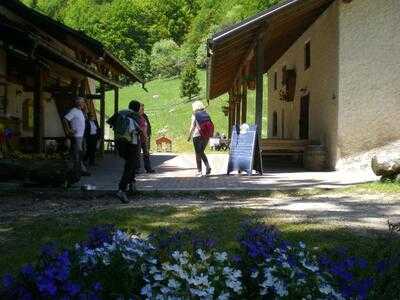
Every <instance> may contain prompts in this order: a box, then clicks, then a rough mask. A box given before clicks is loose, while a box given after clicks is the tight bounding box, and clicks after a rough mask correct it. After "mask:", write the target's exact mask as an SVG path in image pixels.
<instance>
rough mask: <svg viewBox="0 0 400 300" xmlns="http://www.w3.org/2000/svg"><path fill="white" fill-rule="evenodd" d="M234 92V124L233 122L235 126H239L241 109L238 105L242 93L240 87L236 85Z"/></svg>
mask: <svg viewBox="0 0 400 300" xmlns="http://www.w3.org/2000/svg"><path fill="white" fill-rule="evenodd" d="M235 91H236V99H235V104H236V105H235V109H236V122H235V124H238V125H240V124H241V118H240V113H241V107H240V105H241V102H242V93H241V86H240V85H239V84H237V85H236V88H235Z"/></svg>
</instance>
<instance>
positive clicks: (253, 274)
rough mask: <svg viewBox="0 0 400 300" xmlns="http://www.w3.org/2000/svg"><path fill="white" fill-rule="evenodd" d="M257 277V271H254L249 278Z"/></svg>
mask: <svg viewBox="0 0 400 300" xmlns="http://www.w3.org/2000/svg"><path fill="white" fill-rule="evenodd" d="M258 275H259V273H258V271H255V272H253V273H251V275H250V277H251V278H257V277H258Z"/></svg>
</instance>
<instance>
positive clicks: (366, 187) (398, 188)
mask: <svg viewBox="0 0 400 300" xmlns="http://www.w3.org/2000/svg"><path fill="white" fill-rule="evenodd" d="M346 191H348V192H372V193H374V192H377V193H385V194H399V193H400V183H399V182H379V181H378V182H370V183H363V184H358V185H355V186H352V187H349V188H346Z"/></svg>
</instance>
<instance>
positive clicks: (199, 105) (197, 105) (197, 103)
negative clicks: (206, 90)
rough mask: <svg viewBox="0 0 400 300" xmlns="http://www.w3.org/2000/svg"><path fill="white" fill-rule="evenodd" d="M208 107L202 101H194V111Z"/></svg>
mask: <svg viewBox="0 0 400 300" xmlns="http://www.w3.org/2000/svg"><path fill="white" fill-rule="evenodd" d="M205 108H206V107H205V106H204V104H203V102H201V101H194V102H193V103H192V109H193V111H194V112H196V111H198V110H204V109H205Z"/></svg>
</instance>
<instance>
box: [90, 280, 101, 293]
mask: <svg viewBox="0 0 400 300" xmlns="http://www.w3.org/2000/svg"><path fill="white" fill-rule="evenodd" d="M92 288H93V290H94V291H95V292H100V291H101V290H102V289H103V286H102V285H101V283H100V282H96V283H94V284H93V287H92Z"/></svg>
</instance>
